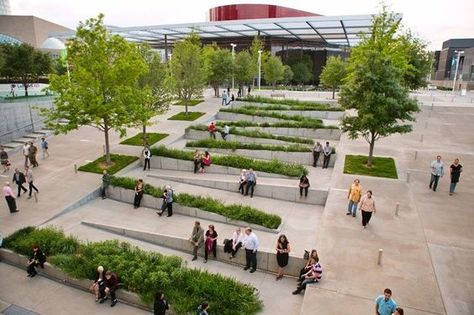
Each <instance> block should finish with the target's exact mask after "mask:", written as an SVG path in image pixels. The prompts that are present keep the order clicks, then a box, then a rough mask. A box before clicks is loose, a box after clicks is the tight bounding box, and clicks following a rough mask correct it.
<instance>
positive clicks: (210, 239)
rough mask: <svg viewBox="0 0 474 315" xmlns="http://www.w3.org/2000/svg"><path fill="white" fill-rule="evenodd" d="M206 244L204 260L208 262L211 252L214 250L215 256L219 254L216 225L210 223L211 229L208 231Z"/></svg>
mask: <svg viewBox="0 0 474 315" xmlns="http://www.w3.org/2000/svg"><path fill="white" fill-rule="evenodd" d="M205 245H206V246H204V262H205V263H206V262H207V257H208V256H209V252H211V251H212V254H213V255H214V258H216V256H217V252H216V249H217V232H216V230H215V229H214V225H212V224H211V225H209V229H208V230H207V231H206V241H205Z"/></svg>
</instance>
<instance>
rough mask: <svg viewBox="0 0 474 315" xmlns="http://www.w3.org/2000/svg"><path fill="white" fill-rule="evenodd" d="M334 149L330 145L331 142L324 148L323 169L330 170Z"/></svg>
mask: <svg viewBox="0 0 474 315" xmlns="http://www.w3.org/2000/svg"><path fill="white" fill-rule="evenodd" d="M331 154H332V148H331V146H330V145H329V142H326V145H325V146H324V148H323V155H324V156H323V158H324V159H323V168H328V165H329V160H330V159H331Z"/></svg>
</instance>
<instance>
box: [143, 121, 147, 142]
mask: <svg viewBox="0 0 474 315" xmlns="http://www.w3.org/2000/svg"><path fill="white" fill-rule="evenodd" d="M142 134H143V145H146V144H147V140H146V124H143V125H142Z"/></svg>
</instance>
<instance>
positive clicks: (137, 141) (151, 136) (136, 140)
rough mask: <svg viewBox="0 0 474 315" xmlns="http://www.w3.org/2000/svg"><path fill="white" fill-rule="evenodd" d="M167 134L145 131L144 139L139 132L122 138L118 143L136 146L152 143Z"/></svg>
mask: <svg viewBox="0 0 474 315" xmlns="http://www.w3.org/2000/svg"><path fill="white" fill-rule="evenodd" d="M168 136H169V134H167V133H155V132H147V133H146V134H145V139H143V134H141V133H139V134H137V135H135V136H133V137H131V138H128V139H125V140H123V141H122V142H120V144H128V145H136V146H144V145H145V144H149V145H153V144H155V143H157V142H158V141H160V140H162V139H164V138H166V137H168Z"/></svg>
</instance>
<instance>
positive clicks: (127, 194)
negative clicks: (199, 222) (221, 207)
mask: <svg viewBox="0 0 474 315" xmlns="http://www.w3.org/2000/svg"><path fill="white" fill-rule="evenodd" d="M134 196H135V192H134V191H133V190H131V189H125V188H122V187H115V186H109V187H108V189H107V197H108V198H110V199H113V200H117V201H121V202H125V203H132V201H133V198H134ZM162 202H163V200H162V199H161V198H156V197H153V196H150V195H143V199H142V202H141V205H142V206H144V207H146V208H151V209H159V208H161V205H162ZM178 202H179V200H178ZM173 213H175V214H176V213H177V214H181V215H186V216H189V217H195V218H199V219H204V220H210V221H214V222H220V223H225V224H231V225H236V226H242V227H245V226H250V227H251V228H252V229H254V230H259V231H263V232H268V233H279V232H280V231H281V227H282V226H281V225H280V226H279V227H278V228H276V229H269V228H266V227H263V226H260V225H257V224H252V223H248V222H244V221H239V220H232V219H230V218H227V217H225V216H223V215H220V214H217V213H213V212H209V211H204V210H201V209H198V208H191V207H187V206H183V205H180V204H179V203H174V204H173Z"/></svg>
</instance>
